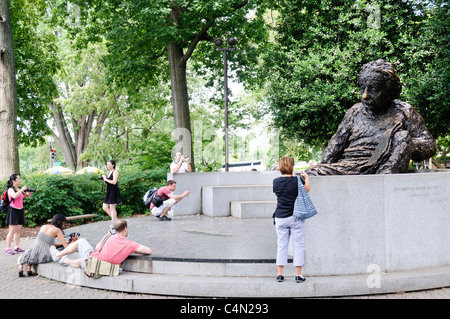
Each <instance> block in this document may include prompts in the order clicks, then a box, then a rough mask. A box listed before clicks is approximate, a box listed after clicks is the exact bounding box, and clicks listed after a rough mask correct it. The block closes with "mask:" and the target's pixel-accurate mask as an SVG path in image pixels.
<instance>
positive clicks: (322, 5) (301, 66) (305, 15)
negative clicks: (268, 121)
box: [262, 0, 450, 148]
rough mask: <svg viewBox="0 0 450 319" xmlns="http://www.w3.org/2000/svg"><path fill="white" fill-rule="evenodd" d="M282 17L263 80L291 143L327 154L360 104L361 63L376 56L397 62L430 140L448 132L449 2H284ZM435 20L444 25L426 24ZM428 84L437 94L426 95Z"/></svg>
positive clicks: (404, 96)
mask: <svg viewBox="0 0 450 319" xmlns="http://www.w3.org/2000/svg"><path fill="white" fill-rule="evenodd" d="M278 11H279V18H278V19H277V21H276V26H275V31H276V35H275V43H274V44H273V47H272V49H271V50H270V51H269V53H268V54H267V55H266V56H265V58H264V60H265V64H264V69H263V70H262V75H263V77H264V78H265V79H269V82H270V85H269V88H268V90H269V99H270V101H271V103H270V105H271V112H272V113H273V114H274V119H275V124H276V126H278V127H281V128H283V131H284V133H285V134H286V136H287V137H288V138H296V139H303V140H304V141H305V142H307V143H309V144H312V145H314V144H320V145H321V146H322V148H324V147H325V146H326V143H327V141H328V140H329V139H330V137H331V136H332V134H334V132H335V131H336V128H337V126H338V125H339V123H340V121H341V119H342V117H343V116H344V114H345V112H346V111H347V109H348V108H350V107H351V106H352V105H353V104H355V103H357V102H358V101H359V100H360V94H359V87H358V83H357V75H358V73H359V71H360V69H361V67H362V65H363V64H364V63H367V62H370V61H372V60H376V59H379V58H383V59H385V60H386V61H389V62H391V63H393V64H394V66H395V67H396V69H397V73H398V74H399V76H400V79H401V80H402V82H403V83H404V87H403V93H402V96H401V97H400V99H401V100H402V99H403V100H406V101H409V102H410V103H411V104H412V105H413V106H415V107H416V108H417V109H418V110H419V112H420V113H421V114H422V115H423V116H424V117H425V119H426V122H427V124H428V126H429V128H430V130H431V133H432V134H433V136H434V137H435V138H437V137H438V136H440V135H441V134H442V133H443V131H444V130H446V131H447V132H448V127H449V118H450V116H449V111H448V108H447V107H446V105H448V103H444V102H445V101H448V95H449V88H448V76H449V73H448V39H447V38H446V37H448V30H447V31H446V29H445V27H443V25H444V24H445V23H447V24H448V6H447V4H446V2H443V1H396V2H393V1H388V0H386V1H383V0H380V1H365V0H358V1H349V0H339V1H330V0H328V1H313V0H306V1H297V0H292V1H289V0H286V1H283V2H281V3H280V5H279V8H278ZM438 17H439V18H438ZM445 17H447V19H445ZM436 19H438V21H447V22H441V23H442V24H441V25H440V27H439V28H437V27H436V25H437V24H436V23H433V24H431V25H432V26H435V29H433V28H431V26H430V22H429V21H432V20H436ZM441 19H442V20H441ZM436 28H437V29H438V32H435V31H436ZM445 40H447V41H445ZM442 49H444V50H442ZM422 75H424V76H422ZM414 79H416V80H419V83H414V81H415V80H414ZM428 79H432V82H433V84H432V85H433V86H434V87H435V88H436V89H437V90H436V91H435V90H427V88H429V86H428V85H427V83H429V82H428ZM417 92H420V98H419V97H418V96H417V95H416V93H417ZM414 96H415V97H414ZM413 97H414V98H413ZM446 99H447V100H446ZM423 100H426V101H423ZM438 114H439V116H438ZM444 127H445V129H443V128H444Z"/></svg>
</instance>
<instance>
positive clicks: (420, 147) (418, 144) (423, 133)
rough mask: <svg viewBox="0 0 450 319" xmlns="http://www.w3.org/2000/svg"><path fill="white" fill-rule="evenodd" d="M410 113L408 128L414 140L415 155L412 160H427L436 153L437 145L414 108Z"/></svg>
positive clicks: (410, 109)
mask: <svg viewBox="0 0 450 319" xmlns="http://www.w3.org/2000/svg"><path fill="white" fill-rule="evenodd" d="M408 113H409V114H408V121H407V125H406V128H407V130H408V131H409V133H410V136H411V140H412V146H413V153H412V155H411V158H412V160H414V161H416V162H419V161H423V160H426V159H428V158H430V157H432V156H433V155H434V154H435V153H436V143H435V141H434V138H433V136H432V135H431V133H430V132H429V131H428V129H427V126H426V124H425V121H424V120H423V118H422V116H420V114H419V113H418V112H417V111H416V110H415V109H414V107H412V106H410V107H409V112H408Z"/></svg>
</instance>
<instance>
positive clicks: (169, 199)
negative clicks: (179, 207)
mask: <svg viewBox="0 0 450 319" xmlns="http://www.w3.org/2000/svg"><path fill="white" fill-rule="evenodd" d="M176 188H177V182H175V181H174V180H168V181H167V184H166V186H165V187H161V188H160V189H158V191H157V192H156V195H157V196H159V197H161V198H162V200H163V203H162V204H161V205H160V206H158V207H156V206H155V204H154V203H153V201H152V203H151V204H150V211H151V212H152V214H153V215H154V216H156V217H157V218H158V219H159V220H161V221H164V220H166V221H170V220H172V218H169V217H167V216H166V214H167V213H168V212H169V211H171V212H173V209H174V207H175V205H176V204H177V203H178V202H179V201H180V200H182V199H183V198H185V197H186V196H188V195H189V194H190V193H191V191H190V190H189V189H188V190H186V191H185V192H184V193H183V194H181V195H174V194H173V192H174V191H175V189H176Z"/></svg>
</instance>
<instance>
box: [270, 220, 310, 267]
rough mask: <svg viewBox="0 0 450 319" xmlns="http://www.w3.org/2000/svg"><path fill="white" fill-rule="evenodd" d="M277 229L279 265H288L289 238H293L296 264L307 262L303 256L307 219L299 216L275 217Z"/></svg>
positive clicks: (300, 264)
mask: <svg viewBox="0 0 450 319" xmlns="http://www.w3.org/2000/svg"><path fill="white" fill-rule="evenodd" d="M275 226H276V231H277V266H286V264H287V260H288V247H289V239H290V238H292V246H293V249H294V266H296V267H297V266H302V267H303V265H304V263H305V259H304V256H303V246H304V237H305V236H304V235H305V232H304V230H305V221H304V220H303V219H298V218H297V217H294V216H290V217H287V218H275Z"/></svg>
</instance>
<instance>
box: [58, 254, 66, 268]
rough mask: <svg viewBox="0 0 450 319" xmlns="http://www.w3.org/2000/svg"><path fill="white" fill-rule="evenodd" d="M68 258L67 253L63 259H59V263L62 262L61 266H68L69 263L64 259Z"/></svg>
mask: <svg viewBox="0 0 450 319" xmlns="http://www.w3.org/2000/svg"><path fill="white" fill-rule="evenodd" d="M66 258H67V255H64V256H62V257H61V259H60V260H59V264H60V265H61V266H67V264H66V263H65V262H64V260H66Z"/></svg>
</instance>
